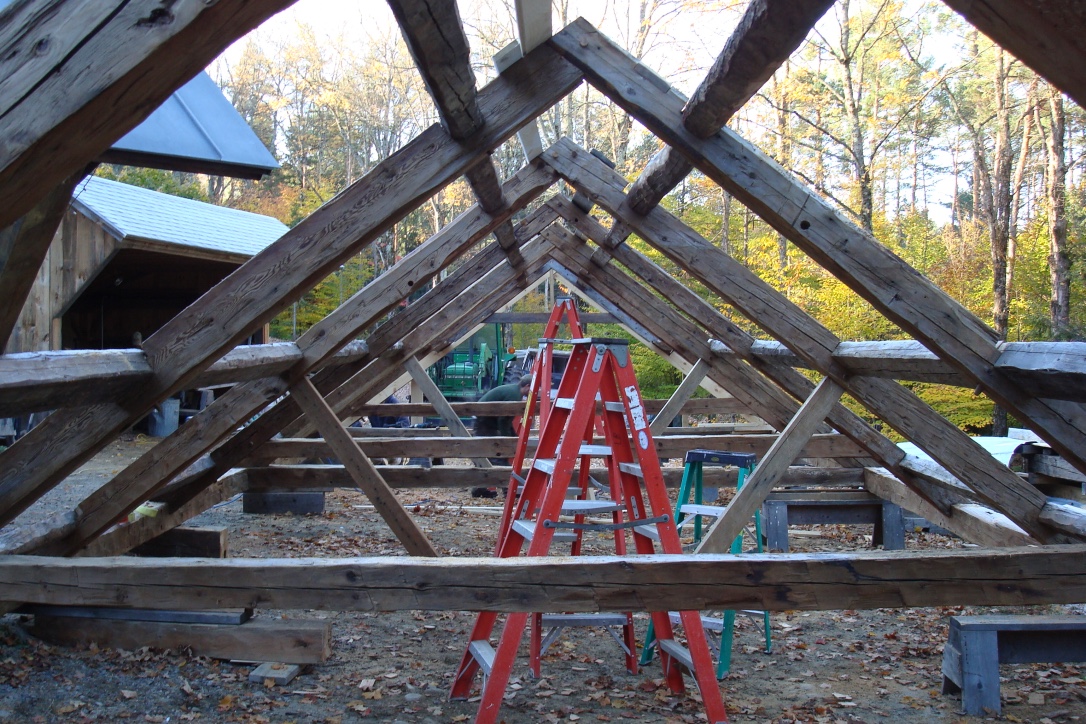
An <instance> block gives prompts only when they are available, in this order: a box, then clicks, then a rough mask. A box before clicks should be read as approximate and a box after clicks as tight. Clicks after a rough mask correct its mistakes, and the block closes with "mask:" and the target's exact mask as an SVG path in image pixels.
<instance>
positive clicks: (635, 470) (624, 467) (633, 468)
mask: <svg viewBox="0 0 1086 724" xmlns="http://www.w3.org/2000/svg"><path fill="white" fill-rule="evenodd" d="M618 469H619V470H621V471H622V472H624V473H629V474H630V475H636V476H637V477H639V478H643V477H645V473H643V472H641V466H640V465H638V464H637V463H619V464H618Z"/></svg>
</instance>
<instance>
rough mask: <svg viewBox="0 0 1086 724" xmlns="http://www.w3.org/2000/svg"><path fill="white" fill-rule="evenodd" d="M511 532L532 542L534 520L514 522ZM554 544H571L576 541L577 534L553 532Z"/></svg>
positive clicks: (562, 531) (561, 531) (560, 531)
mask: <svg viewBox="0 0 1086 724" xmlns="http://www.w3.org/2000/svg"><path fill="white" fill-rule="evenodd" d="M513 530H515V531H516V532H517V533H519V534H520V536H521V537H522V538H524V540H532V538H534V537H535V521H534V520H514V521H513ZM551 540H553V541H554V542H555V543H572V542H573V541H575V540H577V534H576V533H574V532H572V531H564V530H556V531H555V532H554V538H552V539H551Z"/></svg>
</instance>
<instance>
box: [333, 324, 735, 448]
mask: <svg viewBox="0 0 1086 724" xmlns="http://www.w3.org/2000/svg"><path fill="white" fill-rule="evenodd" d="M582 319H583V316H582ZM484 324H489V322H486V321H485V320H484ZM642 403H643V405H644V407H645V410H646V412H648V413H649V414H650V415H658V414H659V413H660V412H661V411H662V410H663V409H664V405H665V404H667V400H642ZM449 404H450V405H452V409H453V412H455V413H456V414H457V415H459V416H460V417H470V416H472V415H517V414H519V413H521V412H523V411H524V405H523V403H519V402H451V403H449ZM598 409H600V410H602V409H603V407H602V405H599V406H598ZM743 409H746V408H743V407H740V405H739V404H738V403H737V402H736V401H735V399H734V398H728V397H703V398H698V399H694V400H687V401H686V402H684V403H683V405H682V407H681V408H680V409H679V411H678V412H681V413H682V414H684V415H726V414H729V413H732V412H741V411H742V410H743ZM351 412H352V413H354V414H356V415H396V416H399V415H407V416H412V415H428V414H431V413H432V412H433V407H432V406H431V405H429V404H428V403H425V402H420V403H412V402H403V403H399V404H395V405H385V404H381V405H372V404H365V405H356V406H354V407H352V408H351ZM678 412H676V414H678ZM352 432H353V433H358V430H357V429H355V430H352ZM413 432H418V431H417V430H416V431H410V430H409V431H397V430H385V431H383V432H381V433H380V434H379V435H378V436H380V435H381V434H386V433H388V434H391V435H393V436H404V435H411V434H413ZM361 434H368V433H361ZM374 434H378V433H376V432H374Z"/></svg>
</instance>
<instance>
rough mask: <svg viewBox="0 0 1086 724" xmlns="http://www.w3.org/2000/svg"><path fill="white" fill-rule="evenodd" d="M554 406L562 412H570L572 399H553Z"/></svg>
mask: <svg viewBox="0 0 1086 724" xmlns="http://www.w3.org/2000/svg"><path fill="white" fill-rule="evenodd" d="M554 406H555V407H559V408H561V409H563V410H572V409H573V398H572V397H558V398H555V400H554Z"/></svg>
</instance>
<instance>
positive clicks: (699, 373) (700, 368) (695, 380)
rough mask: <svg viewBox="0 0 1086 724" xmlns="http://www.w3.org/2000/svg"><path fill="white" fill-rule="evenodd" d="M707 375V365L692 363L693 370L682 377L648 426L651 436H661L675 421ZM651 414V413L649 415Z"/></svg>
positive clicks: (698, 362)
mask: <svg viewBox="0 0 1086 724" xmlns="http://www.w3.org/2000/svg"><path fill="white" fill-rule="evenodd" d="M708 373H709V365H707V364H705V362H703V361H702V360H700V359H699V360H698V361H697V362H696V363H694V367H693V369H691V370H690V371H689V372H687V373H686V376H685V377H683V381H682V382H680V383H679V386H678V387H676V388H675V392H673V393H672V394H671V398H670V399H669V400H668V401H667V404H665V405H664V407H663V409H662V410H660V412H659V413H657V414H656V417H655V419H654V420H653V421H652V423H651V424H650V425H649V432H651V433H652V434H653V436H656V435H659V434H661V431H662V430H663V429H664V428H665V427H667V426H668V425H670V424H671V421H672V420H673V419H675V416H676V415H678V414H679V412H680V410H682V408H683V406H684V405H685V404H686V403H687V402H689V401H690V397H691V396H692V395H693V394H694V393H695V392H697V391H698V385H700V384H701V381H702V380H704V379H705V375H707V374H708ZM649 414H653V413H649Z"/></svg>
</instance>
